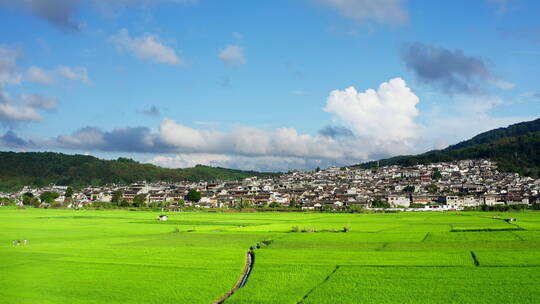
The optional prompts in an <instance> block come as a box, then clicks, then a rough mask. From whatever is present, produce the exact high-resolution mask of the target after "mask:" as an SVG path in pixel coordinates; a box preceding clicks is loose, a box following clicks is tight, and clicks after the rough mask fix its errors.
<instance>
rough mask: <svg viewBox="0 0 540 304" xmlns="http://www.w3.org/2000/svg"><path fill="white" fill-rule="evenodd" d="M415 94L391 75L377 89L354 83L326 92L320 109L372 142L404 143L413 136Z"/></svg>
mask: <svg viewBox="0 0 540 304" xmlns="http://www.w3.org/2000/svg"><path fill="white" fill-rule="evenodd" d="M418 102H419V99H418V97H417V96H416V95H415V94H414V93H413V92H412V91H411V89H410V88H409V87H407V84H406V83H405V81H404V80H403V79H401V78H394V79H391V80H390V81H388V82H384V83H382V84H381V85H380V86H379V88H378V89H377V90H373V89H368V90H366V91H365V92H358V91H357V90H356V89H355V88H354V87H350V88H347V89H345V90H335V91H332V92H331V93H330V96H329V97H328V100H327V102H326V106H325V107H324V110H325V111H327V112H329V113H332V114H334V115H336V117H337V118H339V119H340V120H341V121H343V122H345V123H347V124H348V125H349V126H350V127H351V128H352V130H353V131H354V132H355V134H356V135H357V136H361V137H365V138H371V139H372V141H373V142H375V143H381V144H382V143H385V142H386V143H393V144H396V143H398V144H399V145H408V144H411V143H412V141H413V140H414V139H415V138H416V137H417V134H418V131H419V125H418V124H417V123H416V122H415V118H416V116H417V115H418V110H417V108H416V104H417V103H418Z"/></svg>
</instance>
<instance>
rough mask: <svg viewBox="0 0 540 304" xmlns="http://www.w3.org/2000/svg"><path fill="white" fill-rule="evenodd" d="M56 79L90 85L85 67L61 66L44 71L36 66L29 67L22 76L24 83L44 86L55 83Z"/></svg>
mask: <svg viewBox="0 0 540 304" xmlns="http://www.w3.org/2000/svg"><path fill="white" fill-rule="evenodd" d="M58 77H62V78H65V79H68V80H73V81H80V82H82V83H86V84H88V83H90V79H89V78H88V71H87V69H86V68H85V67H69V66H64V65H62V66H59V67H57V68H56V69H54V70H45V69H43V68H40V67H37V66H31V67H30V68H28V69H27V70H26V73H25V74H24V80H25V81H33V82H39V83H42V84H46V85H50V84H53V83H55V82H56V79H57V78H58Z"/></svg>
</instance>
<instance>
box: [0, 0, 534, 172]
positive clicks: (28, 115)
mask: <svg viewBox="0 0 540 304" xmlns="http://www.w3.org/2000/svg"><path fill="white" fill-rule="evenodd" d="M464 7H465V9H464V8H463V7H462V6H460V7H455V3H453V2H452V1H438V2H428V1H400V0H389V1H384V2H381V1H374V0H362V1H355V0H344V1H335V0H302V1H285V0H280V1H272V2H271V3H254V2H247V3H246V2H245V1H236V2H234V1H231V2H227V3H225V2H221V1H216V0H161V1H153V2H149V1H146V0H130V1H105V0H92V1H78V0H53V1H48V2H43V1H39V0H29V1H25V2H20V3H10V2H8V1H1V0H0V26H2V27H3V28H6V29H10V30H9V31H3V32H2V36H1V38H0V151H15V152H23V151H27V152H34V151H50V152H60V153H65V154H83V155H92V156H95V157H97V158H100V159H117V158H119V157H127V158H131V159H134V160H136V161H138V162H142V163H151V164H154V165H158V166H160V167H168V168H186V167H193V166H195V165H197V164H201V165H206V166H212V167H222V168H231V169H240V170H254V171H259V172H286V171H288V170H302V171H306V170H313V169H315V168H316V167H321V168H326V167H329V166H349V165H354V164H359V163H363V162H366V161H371V160H378V159H383V158H386V157H392V156H396V155H404V154H407V155H410V154H418V153H422V152H426V151H429V150H433V149H441V148H444V147H447V146H449V145H452V144H457V143H459V142H461V141H463V140H467V139H470V138H471V137H473V136H475V135H478V134H480V133H482V132H485V131H489V130H492V129H496V128H500V127H506V126H508V125H511V124H514V123H519V122H523V121H530V120H534V119H536V118H538V117H539V116H540V91H538V88H537V86H536V83H535V79H537V78H538V76H540V70H538V69H535V66H540V48H539V42H540V40H539V38H540V34H539V33H540V31H539V28H540V27H539V24H538V21H537V20H540V3H538V2H536V1H525V0H523V1H505V0H498V1H495V0H485V1H483V0H482V1H476V2H467V3H466V4H465V5H464ZM299 21H300V22H299Z"/></svg>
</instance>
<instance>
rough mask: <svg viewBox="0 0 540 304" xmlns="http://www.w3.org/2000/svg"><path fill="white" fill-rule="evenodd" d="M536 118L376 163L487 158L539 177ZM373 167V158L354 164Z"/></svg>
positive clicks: (539, 122) (538, 125) (509, 169)
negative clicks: (448, 144)
mask: <svg viewBox="0 0 540 304" xmlns="http://www.w3.org/2000/svg"><path fill="white" fill-rule="evenodd" d="M539 151H540V119H536V120H533V121H528V122H521V123H517V124H514V125H511V126H508V127H506V128H499V129H495V130H491V131H488V132H484V133H481V134H479V135H477V136H475V137H473V138H471V139H470V140H466V141H463V142H460V143H458V144H456V145H452V146H449V147H448V148H446V149H443V150H433V151H429V152H426V153H423V154H419V155H404V156H396V157H392V158H387V159H383V160H379V161H378V163H379V165H380V166H389V165H401V166H412V165H416V164H429V163H435V162H443V161H445V162H446V161H454V160H463V159H475V158H476V159H477V158H488V159H491V160H493V161H496V162H497V163H498V165H499V169H500V170H502V171H506V172H517V173H519V174H522V175H526V176H532V177H539V176H540V153H539ZM358 166H359V167H362V168H373V167H376V166H377V161H371V162H366V163H363V164H360V165H358Z"/></svg>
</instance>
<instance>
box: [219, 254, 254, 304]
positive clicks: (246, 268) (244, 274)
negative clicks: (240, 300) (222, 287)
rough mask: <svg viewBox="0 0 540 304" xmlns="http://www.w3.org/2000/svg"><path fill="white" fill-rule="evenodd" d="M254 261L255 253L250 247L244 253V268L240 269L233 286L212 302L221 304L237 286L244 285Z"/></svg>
mask: <svg viewBox="0 0 540 304" xmlns="http://www.w3.org/2000/svg"><path fill="white" fill-rule="evenodd" d="M254 263H255V254H254V253H253V250H252V249H250V250H249V251H248V252H247V253H246V264H245V265H244V270H243V271H242V275H241V276H240V278H239V279H238V281H237V282H236V284H234V286H233V288H232V289H231V290H229V292H227V293H226V294H225V295H223V296H222V297H221V298H219V299H217V300H216V301H214V302H213V304H221V303H223V302H225V300H227V299H228V298H229V297H230V296H232V294H233V293H234V292H235V291H237V290H238V288H241V287H244V285H246V281H247V279H248V277H249V274H250V273H251V269H252V268H253V264H254Z"/></svg>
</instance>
